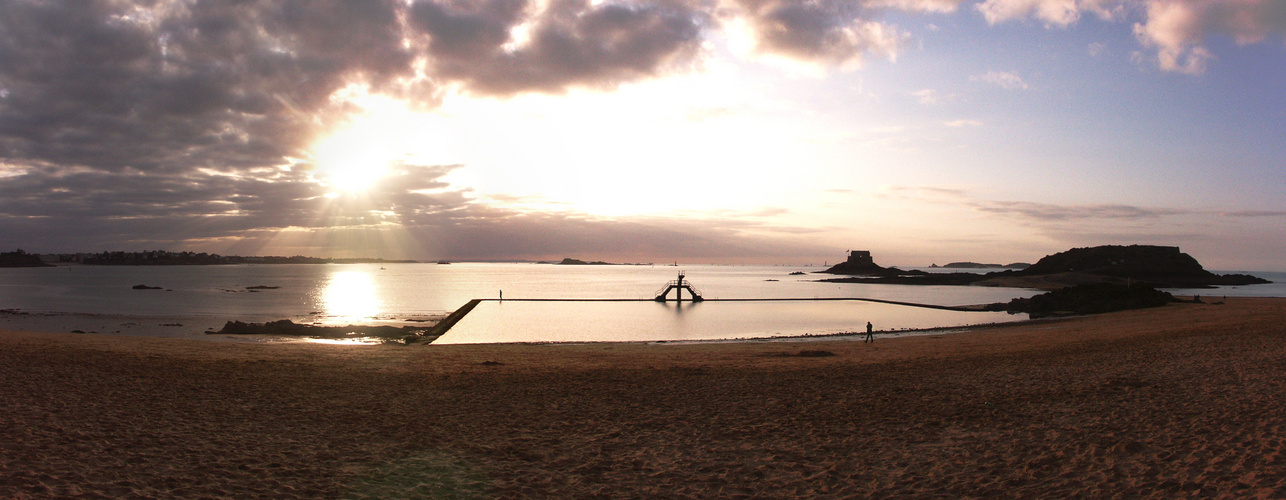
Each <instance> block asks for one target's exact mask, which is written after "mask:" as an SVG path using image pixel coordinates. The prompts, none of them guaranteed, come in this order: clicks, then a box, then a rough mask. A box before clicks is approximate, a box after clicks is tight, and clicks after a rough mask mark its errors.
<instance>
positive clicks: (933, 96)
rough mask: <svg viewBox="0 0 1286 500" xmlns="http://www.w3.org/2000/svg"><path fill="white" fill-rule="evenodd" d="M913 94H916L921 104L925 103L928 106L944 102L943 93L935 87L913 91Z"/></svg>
mask: <svg viewBox="0 0 1286 500" xmlns="http://www.w3.org/2000/svg"><path fill="white" fill-rule="evenodd" d="M911 95H913V96H915V99H916V100H917V101H920V104H924V105H926V106H932V105H935V104H942V99H943V97H942V95H941V94H940V93H939V92H938V91H936V90H933V89H922V90H917V91H915V92H912V93H911Z"/></svg>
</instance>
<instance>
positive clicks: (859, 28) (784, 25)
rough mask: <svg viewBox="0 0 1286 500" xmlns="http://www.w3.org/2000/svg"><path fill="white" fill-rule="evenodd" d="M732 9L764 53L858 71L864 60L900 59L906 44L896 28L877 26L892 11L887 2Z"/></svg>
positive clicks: (785, 0) (788, 1)
mask: <svg viewBox="0 0 1286 500" xmlns="http://www.w3.org/2000/svg"><path fill="white" fill-rule="evenodd" d="M733 4H734V5H735V8H734V9H732V10H733V12H734V13H733V15H732V17H733V18H734V19H741V20H744V21H746V23H747V24H748V26H749V27H750V29H751V30H752V32H753V35H754V39H755V44H756V49H757V50H758V51H759V52H762V53H767V54H775V55H780V56H785V57H788V58H791V59H796V60H802V61H810V62H817V63H822V64H826V65H854V64H860V63H861V62H862V60H863V57H864V55H865V54H874V55H878V56H885V57H890V58H891V57H895V56H896V55H897V53H898V50H899V49H900V48H901V46H902V45H903V44H904V43H905V42H906V40H907V35H906V34H904V33H902V32H900V31H898V29H897V28H895V27H893V26H891V25H888V24H884V23H881V22H878V21H876V20H875V18H876V17H878V16H879V15H880V13H881V10H882V9H883V8H884V7H887V6H888V5H886V4H885V3H884V2H863V1H855V0H735V1H734V2H733ZM868 4H869V5H868ZM903 8H906V7H903Z"/></svg>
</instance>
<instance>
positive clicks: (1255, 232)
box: [0, 0, 1286, 271]
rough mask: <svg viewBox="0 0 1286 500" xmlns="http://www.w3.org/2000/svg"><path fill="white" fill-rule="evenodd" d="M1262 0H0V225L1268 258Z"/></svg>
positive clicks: (1284, 63)
mask: <svg viewBox="0 0 1286 500" xmlns="http://www.w3.org/2000/svg"><path fill="white" fill-rule="evenodd" d="M1283 35H1286V3H1283V2H1277V1H1273V0H1237V1H1233V0H1227V1H1217V0H1173V1H1162V0H850V1H841V0H812V1H803V0H652V1H612V0H485V1H476V2H463V1H447V0H379V1H356V0H328V1H283V2H226V1H196V2H165V1H162V2H155V3H153V2H130V1H124V0H122V1H106V0H104V1H94V2H86V3H71V2H58V1H52V2H30V1H15V2H6V3H4V4H3V5H0V244H2V245H5V248H0V251H10V250H12V249H14V248H22V249H23V250H25V251H28V252H32V253H73V252H78V251H79V252H85V251H87V250H88V249H97V250H96V251H103V250H122V251H145V250H155V249H165V250H169V251H195V252H209V253H218V254H223V255H247V256H249V255H306V256H315V257H323V258H326V257H330V258H351V257H382V258H385V259H409V260H420V261H437V260H451V261H478V262H496V261H532V262H534V261H551V260H552V261H557V260H561V259H562V258H564V257H572V258H578V259H582V260H602V261H608V262H617V263H648V262H655V263H669V262H674V261H678V262H681V263H682V262H690V263H716V264H808V263H812V264H821V263H822V262H831V263H834V262H837V261H839V260H842V259H843V258H844V257H845V252H846V250H849V249H862V250H870V251H871V252H872V253H873V255H874V256H875V259H876V262H878V263H881V264H882V265H887V266H895V265H901V266H913V265H914V266H928V265H929V264H931V263H937V264H939V265H942V264H946V263H949V262H963V261H973V262H997V263H1002V264H1007V263H1010V262H1035V261H1036V260H1038V259H1040V258H1041V257H1043V256H1045V255H1050V254H1054V253H1057V252H1062V251H1065V250H1068V249H1070V248H1074V247H1087V246H1098V245H1129V244H1152V245H1167V246H1178V247H1180V248H1181V249H1182V250H1183V251H1184V252H1186V253H1188V254H1190V255H1192V256H1193V257H1194V258H1196V259H1197V260H1198V261H1199V262H1201V263H1202V264H1203V265H1204V266H1205V267H1206V268H1207V269H1220V270H1258V271H1286V205H1283V202H1282V200H1286V183H1283V182H1281V179H1282V178H1283V172H1282V168H1283V159H1286V126H1283V124H1286V95H1283V92H1282V89H1283V84H1284V83H1286V57H1284V56H1286V38H1284V36H1283Z"/></svg>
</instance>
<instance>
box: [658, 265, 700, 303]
mask: <svg viewBox="0 0 1286 500" xmlns="http://www.w3.org/2000/svg"><path fill="white" fill-rule="evenodd" d="M670 290H674V300H675V302H683V291H684V290H687V291H688V294H689V295H691V296H692V299H691V300H692V302H702V301H704V300H705V299H704V298H702V297H701V291H700V290H697V289H696V288H693V287H692V283H691V282H689V281H688V280H686V279H683V271H679V279H677V280H673V281H670V282H669V283H666V284H665V287H664V288H661V289H660V290H657V291H656V298H655V299H652V300H655V301H657V302H665V301H667V300H669V295H670Z"/></svg>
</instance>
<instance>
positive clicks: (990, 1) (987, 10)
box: [974, 0, 1080, 27]
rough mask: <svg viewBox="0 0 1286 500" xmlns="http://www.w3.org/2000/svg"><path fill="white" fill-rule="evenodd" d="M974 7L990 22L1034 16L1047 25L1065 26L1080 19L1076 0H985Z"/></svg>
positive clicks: (996, 22)
mask: <svg viewBox="0 0 1286 500" xmlns="http://www.w3.org/2000/svg"><path fill="white" fill-rule="evenodd" d="M974 8H976V9H978V12H981V13H982V17H983V18H985V19H986V20H987V22H988V23H991V24H998V23H1002V22H1005V21H1011V20H1015V19H1024V18H1028V17H1034V18H1036V19H1039V20H1041V21H1044V22H1045V23H1046V24H1047V25H1054V26H1060V27H1066V26H1067V25H1069V24H1072V23H1074V22H1076V20H1077V19H1080V9H1079V8H1078V7H1077V2H1076V0H986V1H985V2H982V3H980V4H978V5H976V6H974Z"/></svg>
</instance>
